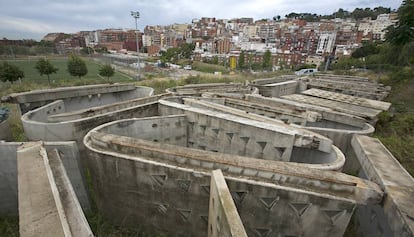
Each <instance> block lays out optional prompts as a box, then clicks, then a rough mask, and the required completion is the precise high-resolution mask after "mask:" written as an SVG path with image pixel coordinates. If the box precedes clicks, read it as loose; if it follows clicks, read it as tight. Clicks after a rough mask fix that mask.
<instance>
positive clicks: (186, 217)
mask: <svg viewBox="0 0 414 237" xmlns="http://www.w3.org/2000/svg"><path fill="white" fill-rule="evenodd" d="M177 211H178V213H179V214H180V216H181V218H183V220H184V221H188V220H189V219H190V216H191V210H177Z"/></svg>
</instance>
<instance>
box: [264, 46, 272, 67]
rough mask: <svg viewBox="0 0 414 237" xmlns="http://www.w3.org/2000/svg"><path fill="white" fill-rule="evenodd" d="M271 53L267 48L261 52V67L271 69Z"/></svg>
mask: <svg viewBox="0 0 414 237" xmlns="http://www.w3.org/2000/svg"><path fill="white" fill-rule="evenodd" d="M272 66H273V65H272V53H271V52H270V51H269V50H266V52H265V53H264V54H263V69H265V70H270V69H272Z"/></svg>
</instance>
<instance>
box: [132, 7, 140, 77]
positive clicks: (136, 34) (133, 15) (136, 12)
mask: <svg viewBox="0 0 414 237" xmlns="http://www.w3.org/2000/svg"><path fill="white" fill-rule="evenodd" d="M131 16H132V17H133V18H135V37H136V42H137V57H138V59H137V68H138V74H137V80H140V79H141V64H140V61H139V42H138V18H139V12H138V11H131Z"/></svg>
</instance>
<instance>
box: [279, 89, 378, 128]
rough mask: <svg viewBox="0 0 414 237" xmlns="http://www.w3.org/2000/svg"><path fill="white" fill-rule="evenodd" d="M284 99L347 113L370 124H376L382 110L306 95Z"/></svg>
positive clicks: (295, 95) (289, 96)
mask: <svg viewBox="0 0 414 237" xmlns="http://www.w3.org/2000/svg"><path fill="white" fill-rule="evenodd" d="M282 98H283V99H287V100H292V101H297V102H300V103H307V104H312V105H317V106H323V107H327V108H330V109H332V110H334V111H338V112H341V113H347V114H351V115H355V116H359V117H362V118H365V119H367V121H369V122H375V120H376V118H377V116H378V114H379V113H381V110H379V109H375V108H367V107H364V106H360V105H354V104H350V103H348V102H346V101H343V102H339V101H334V100H329V99H323V98H318V97H314V96H308V95H304V94H292V95H286V96H282Z"/></svg>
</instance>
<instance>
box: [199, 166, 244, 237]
mask: <svg viewBox="0 0 414 237" xmlns="http://www.w3.org/2000/svg"><path fill="white" fill-rule="evenodd" d="M207 236H208V237H219V236H229V237H230V236H234V237H247V234H246V231H245V229H244V226H243V223H242V221H241V219H240V216H239V213H238V212H237V209H236V205H235V204H234V201H233V198H232V196H231V193H230V191H229V188H228V187H227V184H226V180H225V179H224V177H223V173H222V172H221V170H214V171H212V172H211V182H210V204H209V213H208V235H207Z"/></svg>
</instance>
